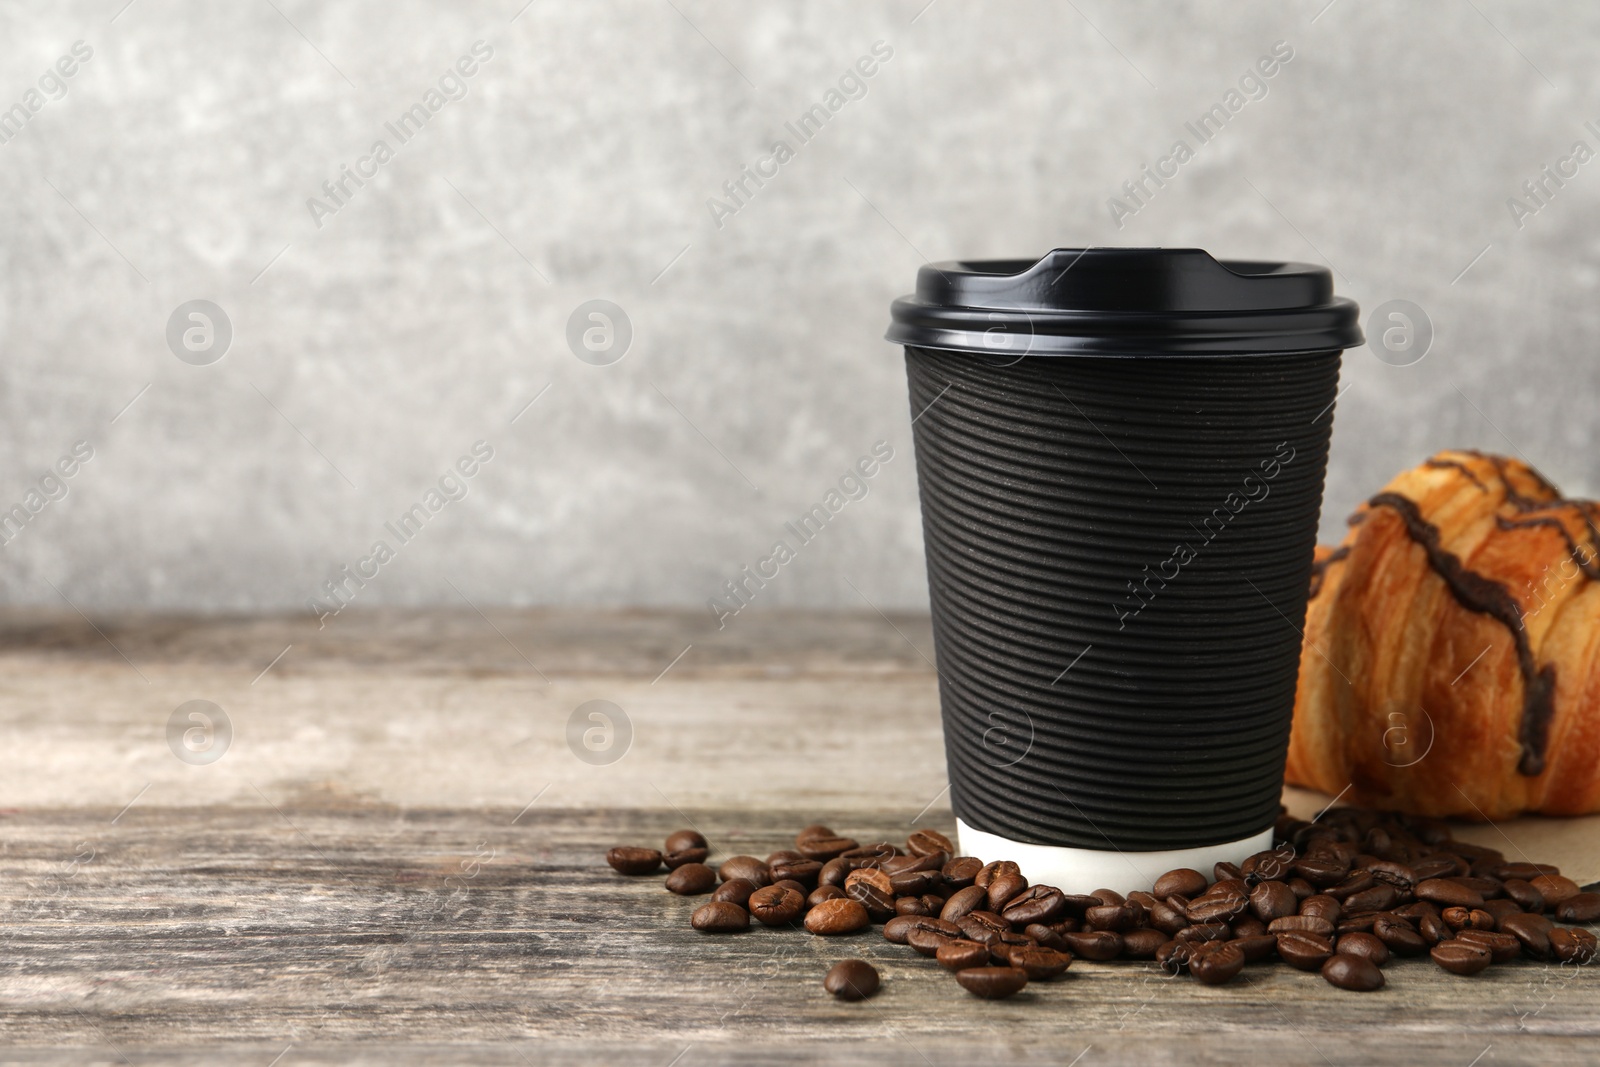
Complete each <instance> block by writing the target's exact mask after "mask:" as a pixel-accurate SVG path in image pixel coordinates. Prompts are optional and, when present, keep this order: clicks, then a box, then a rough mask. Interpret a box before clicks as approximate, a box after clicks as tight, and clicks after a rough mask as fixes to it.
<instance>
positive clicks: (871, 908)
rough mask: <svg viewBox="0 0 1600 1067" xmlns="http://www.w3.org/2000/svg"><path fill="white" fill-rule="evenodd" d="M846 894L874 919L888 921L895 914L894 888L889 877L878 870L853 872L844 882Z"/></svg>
mask: <svg viewBox="0 0 1600 1067" xmlns="http://www.w3.org/2000/svg"><path fill="white" fill-rule="evenodd" d="M844 893H845V896H847V897H849V898H850V899H851V900H854V901H858V902H859V903H860V904H861V906H862V907H864V908H866V909H867V914H869V915H870V916H872V917H873V918H874V919H887V918H889V917H890V916H891V915H893V914H894V887H893V885H892V884H891V883H890V881H889V876H888V875H887V874H884V873H883V872H882V871H880V870H877V869H876V868H872V867H864V868H862V869H861V870H859V871H851V872H850V876H849V877H848V878H846V879H845V880H844Z"/></svg>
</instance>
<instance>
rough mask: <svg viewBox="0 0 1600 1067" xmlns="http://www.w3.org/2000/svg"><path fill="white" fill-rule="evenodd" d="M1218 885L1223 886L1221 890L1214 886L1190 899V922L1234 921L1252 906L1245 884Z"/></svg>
mask: <svg viewBox="0 0 1600 1067" xmlns="http://www.w3.org/2000/svg"><path fill="white" fill-rule="evenodd" d="M1218 885H1222V886H1223V888H1222V889H1221V890H1220V891H1219V890H1218V889H1217V887H1216V886H1213V887H1212V888H1211V889H1209V890H1207V891H1206V893H1205V895H1204V896H1201V897H1197V898H1195V899H1194V900H1191V901H1189V921H1190V922H1194V923H1210V922H1232V921H1233V920H1235V919H1237V918H1238V917H1239V916H1240V915H1243V914H1244V911H1245V909H1246V908H1248V907H1249V906H1250V897H1249V896H1248V895H1246V893H1245V890H1244V887H1243V885H1241V884H1237V883H1220V882H1219V883H1218Z"/></svg>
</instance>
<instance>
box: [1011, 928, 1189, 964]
mask: <svg viewBox="0 0 1600 1067" xmlns="http://www.w3.org/2000/svg"><path fill="white" fill-rule="evenodd" d="M1060 940H1061V944H1060V945H1050V946H1049V947H1050V948H1067V949H1068V951H1071V949H1070V946H1068V945H1067V942H1066V940H1065V939H1064V938H1063V939H1060ZM1167 940H1168V938H1167V935H1166V934H1165V933H1163V932H1162V931H1160V930H1157V929H1155V928H1154V927H1151V926H1146V927H1145V928H1143V929H1142V930H1130V931H1128V932H1127V933H1125V934H1123V935H1122V954H1123V955H1124V956H1126V957H1128V958H1129V959H1131V960H1149V959H1154V958H1155V955H1156V950H1157V949H1159V948H1160V947H1161V946H1162V945H1164V944H1166V943H1167ZM1039 943H1040V944H1041V945H1042V944H1044V941H1043V940H1041V941H1040V942H1039Z"/></svg>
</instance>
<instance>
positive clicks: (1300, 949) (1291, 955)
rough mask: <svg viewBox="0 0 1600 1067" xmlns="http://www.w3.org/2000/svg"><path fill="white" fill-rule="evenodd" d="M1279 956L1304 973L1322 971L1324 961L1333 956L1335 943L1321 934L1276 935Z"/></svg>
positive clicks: (1297, 931)
mask: <svg viewBox="0 0 1600 1067" xmlns="http://www.w3.org/2000/svg"><path fill="white" fill-rule="evenodd" d="M1276 936H1277V938H1278V955H1279V956H1282V957H1283V961H1284V962H1285V963H1287V964H1288V965H1289V966H1291V967H1295V968H1298V969H1299V970H1302V971H1315V970H1320V969H1321V967H1322V964H1323V961H1324V960H1326V959H1327V958H1328V957H1329V956H1332V955H1333V942H1332V941H1330V940H1328V939H1327V938H1326V937H1323V936H1321V935H1320V934H1308V933H1305V932H1304V931H1301V930H1291V931H1289V932H1287V933H1282V934H1278V935H1276Z"/></svg>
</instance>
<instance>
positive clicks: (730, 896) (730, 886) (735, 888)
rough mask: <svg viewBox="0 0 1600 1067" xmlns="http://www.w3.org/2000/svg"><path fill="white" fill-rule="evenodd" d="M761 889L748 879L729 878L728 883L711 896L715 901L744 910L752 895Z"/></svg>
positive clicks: (723, 884)
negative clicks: (724, 902) (734, 905)
mask: <svg viewBox="0 0 1600 1067" xmlns="http://www.w3.org/2000/svg"><path fill="white" fill-rule="evenodd" d="M760 888H761V887H760V886H758V885H756V884H755V883H754V882H752V881H750V879H748V878H729V879H728V880H727V881H726V882H723V883H722V884H721V885H719V886H717V888H716V889H715V890H714V891H713V892H712V894H711V899H712V900H715V901H724V900H725V901H727V902H728V903H730V904H737V905H739V906H740V907H741V908H742V907H744V906H745V903H746V902H747V901H749V899H750V894H751V893H754V892H755V891H756V890H757V889H760Z"/></svg>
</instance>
